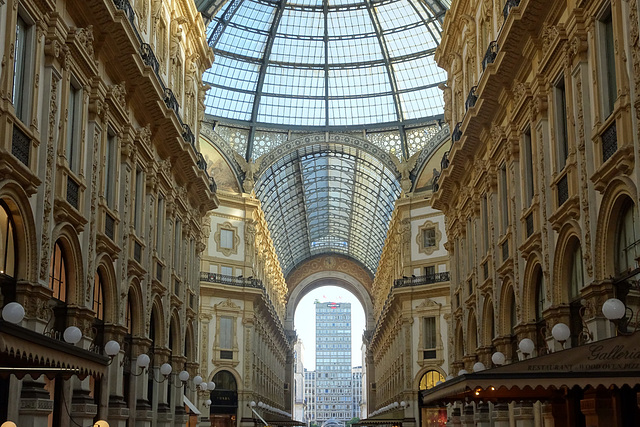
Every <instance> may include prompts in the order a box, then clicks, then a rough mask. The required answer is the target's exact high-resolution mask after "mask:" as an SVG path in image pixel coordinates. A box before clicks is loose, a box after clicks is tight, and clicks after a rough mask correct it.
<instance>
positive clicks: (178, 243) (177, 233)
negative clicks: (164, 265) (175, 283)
mask: <svg viewBox="0 0 640 427" xmlns="http://www.w3.org/2000/svg"><path fill="white" fill-rule="evenodd" d="M181 253H182V221H180V218H177V219H176V227H175V230H174V234H173V268H174V270H175V272H176V274H177V275H180V273H181V271H182V269H181V267H180V262H181V259H182V258H181Z"/></svg>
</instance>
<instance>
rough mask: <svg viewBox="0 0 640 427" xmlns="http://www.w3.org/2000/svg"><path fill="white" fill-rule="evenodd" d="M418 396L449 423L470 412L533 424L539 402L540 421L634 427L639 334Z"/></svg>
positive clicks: (639, 394) (469, 377)
mask: <svg viewBox="0 0 640 427" xmlns="http://www.w3.org/2000/svg"><path fill="white" fill-rule="evenodd" d="M421 398H422V401H423V404H424V405H425V406H431V407H440V408H442V407H444V406H448V409H449V411H448V412H449V419H450V420H453V421H455V419H456V418H457V417H460V419H461V420H463V419H465V417H469V416H472V417H475V419H477V420H479V421H480V422H484V421H486V422H491V421H493V422H494V423H495V422H496V421H497V423H495V424H494V425H496V426H508V425H509V424H508V422H509V419H510V418H512V417H514V416H518V417H520V419H522V420H524V421H529V420H530V421H531V423H532V422H533V419H534V415H533V410H532V407H533V404H534V403H535V402H538V401H539V402H541V403H542V414H543V418H544V420H545V425H546V424H547V421H548V425H554V426H556V427H557V426H585V425H588V426H591V427H597V426H612V425H615V426H629V427H630V426H637V425H638V422H640V332H636V333H633V334H630V335H624V336H618V337H614V338H610V339H606V340H601V341H597V342H594V343H592V344H585V345H583V346H579V347H575V348H570V349H566V350H562V351H558V352H555V353H551V354H547V355H543V356H539V357H534V358H530V359H526V360H522V361H520V362H516V363H512V364H510V365H506V366H501V367H497V368H493V369H487V370H484V371H480V372H474V373H470V374H464V375H460V376H458V377H456V378H453V379H450V380H448V381H445V382H444V383H442V384H439V385H437V386H436V387H434V388H432V389H429V390H425V391H423V392H422V393H421ZM511 402H517V403H516V404H515V405H514V406H513V407H512V408H511V409H509V408H508V407H507V404H509V403H511ZM514 413H515V415H514ZM501 422H506V424H501ZM551 422H552V423H553V424H551ZM487 425H488V424H487ZM527 425H528V424H527ZM531 425H533V424H531Z"/></svg>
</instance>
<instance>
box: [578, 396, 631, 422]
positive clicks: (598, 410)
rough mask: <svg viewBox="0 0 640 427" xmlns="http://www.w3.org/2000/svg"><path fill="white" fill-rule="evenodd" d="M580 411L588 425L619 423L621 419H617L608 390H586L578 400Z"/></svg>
mask: <svg viewBox="0 0 640 427" xmlns="http://www.w3.org/2000/svg"><path fill="white" fill-rule="evenodd" d="M580 411H581V412H582V414H583V415H584V417H585V421H586V425H588V426H589V427H599V426H612V425H620V422H621V421H622V420H620V419H618V414H617V413H616V410H615V408H614V405H613V399H612V398H611V395H609V393H608V392H599V391H595V390H591V391H588V392H586V393H585V394H584V398H583V399H582V400H580Z"/></svg>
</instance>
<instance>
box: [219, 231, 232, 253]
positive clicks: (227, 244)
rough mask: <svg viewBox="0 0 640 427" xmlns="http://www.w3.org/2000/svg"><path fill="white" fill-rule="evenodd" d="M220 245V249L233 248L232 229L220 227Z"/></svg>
mask: <svg viewBox="0 0 640 427" xmlns="http://www.w3.org/2000/svg"><path fill="white" fill-rule="evenodd" d="M220 247H221V248H222V249H233V231H232V230H226V229H224V228H223V229H221V230H220Z"/></svg>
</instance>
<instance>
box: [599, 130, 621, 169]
mask: <svg viewBox="0 0 640 427" xmlns="http://www.w3.org/2000/svg"><path fill="white" fill-rule="evenodd" d="M601 139H602V163H604V162H606V161H607V160H609V158H610V157H611V156H613V154H614V153H615V152H616V151H618V130H617V128H616V122H615V120H614V121H613V122H612V123H611V124H610V125H609V127H608V128H606V129H605V130H604V132H602V136H601Z"/></svg>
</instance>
